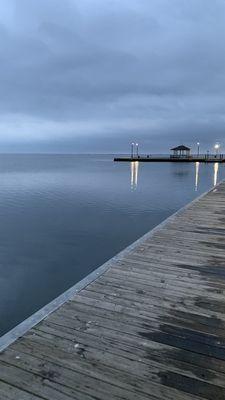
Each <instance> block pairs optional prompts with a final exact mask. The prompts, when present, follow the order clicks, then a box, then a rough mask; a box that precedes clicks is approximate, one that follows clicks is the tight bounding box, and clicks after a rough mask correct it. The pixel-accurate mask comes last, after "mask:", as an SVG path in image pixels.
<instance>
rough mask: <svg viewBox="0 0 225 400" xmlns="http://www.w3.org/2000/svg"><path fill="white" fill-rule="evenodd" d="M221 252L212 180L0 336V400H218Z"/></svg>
mask: <svg viewBox="0 0 225 400" xmlns="http://www.w3.org/2000/svg"><path fill="white" fill-rule="evenodd" d="M224 250H225V183H221V184H219V185H218V186H217V187H215V188H214V189H213V190H211V191H210V192H208V193H207V194H205V195H203V196H202V197H200V198H199V199H197V200H195V201H194V202H192V203H191V204H190V205H189V206H187V207H185V208H184V209H182V210H180V211H179V212H178V213H176V214H175V215H173V216H172V217H170V218H169V219H167V220H166V221H165V222H164V223H162V224H161V225H159V226H158V227H157V228H155V229H154V230H153V231H151V232H149V233H148V234H146V235H145V236H144V237H143V238H141V239H140V240H139V241H137V242H135V243H134V244H133V245H131V246H130V247H129V248H127V249H126V250H125V251H123V252H122V253H120V254H119V255H118V256H116V257H114V258H113V259H112V260H110V261H109V262H107V263H106V264H104V265H103V266H101V267H100V268H99V269H97V271H96V272H95V273H92V274H91V275H90V276H89V277H87V278H86V279H85V280H83V281H82V282H81V283H79V284H78V285H75V286H74V287H73V288H71V289H70V290H69V291H68V292H66V293H65V294H63V295H62V296H60V297H59V298H58V299H56V300H55V301H54V302H52V303H50V305H48V306H46V307H45V308H43V309H42V310H41V311H39V312H38V313H36V314H34V316H32V317H31V318H29V319H28V320H27V321H24V322H23V323H22V324H20V325H19V326H18V327H16V328H15V329H14V330H12V331H11V332H9V333H8V334H6V335H5V336H3V337H2V339H1V340H0V349H1V350H2V351H1V353H0V399H1V400H72V399H76V400H106V399H110V400H111V399H112V400H114V399H115V400H190V399H193V400H201V399H208V400H224V399H225V251H224ZM53 279H54V277H53ZM40 296H41V293H40ZM44 317H45V319H43V318H44ZM42 319H43V320H42ZM41 320H42V321H41ZM39 321H41V322H39ZM15 339H16V340H15Z"/></svg>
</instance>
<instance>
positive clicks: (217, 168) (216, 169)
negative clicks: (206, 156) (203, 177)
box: [213, 163, 219, 186]
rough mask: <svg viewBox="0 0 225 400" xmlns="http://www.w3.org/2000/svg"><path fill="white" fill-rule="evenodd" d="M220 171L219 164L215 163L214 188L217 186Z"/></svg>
mask: <svg viewBox="0 0 225 400" xmlns="http://www.w3.org/2000/svg"><path fill="white" fill-rule="evenodd" d="M218 170H219V163H214V176H213V184H214V186H215V185H216V184H217V180H218Z"/></svg>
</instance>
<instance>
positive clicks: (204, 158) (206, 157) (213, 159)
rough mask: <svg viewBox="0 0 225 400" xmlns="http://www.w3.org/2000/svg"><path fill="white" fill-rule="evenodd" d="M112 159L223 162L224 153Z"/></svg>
mask: <svg viewBox="0 0 225 400" xmlns="http://www.w3.org/2000/svg"><path fill="white" fill-rule="evenodd" d="M114 161H127V162H132V161H140V162H176V163H178V162H179V163H181V162H182V163H188V162H189V163H190V162H191V163H195V162H200V163H224V162H225V155H224V154H218V155H211V154H210V155H208V154H205V155H199V156H198V155H193V156H187V157H186V156H184V157H183V156H177V157H176V156H166V155H165V156H157V155H139V156H133V157H132V156H131V155H125V156H118V157H114Z"/></svg>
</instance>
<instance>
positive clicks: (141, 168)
mask: <svg viewBox="0 0 225 400" xmlns="http://www.w3.org/2000/svg"><path fill="white" fill-rule="evenodd" d="M112 160H113V156H102V155H97V156H77V155H0V334H3V333H5V332H6V331H8V330H9V329H11V328H12V327H14V326H15V325H17V324H18V323H19V322H21V321H22V320H24V319H25V318H26V317H28V316H29V315H31V314H32V313H33V312H35V311H37V310H38V309H40V308H41V307H42V306H43V305H45V304H46V303H48V302H50V301H51V300H52V299H53V298H55V297H56V296H58V295H59V294H60V293H62V292H63V291H65V290H66V289H68V288H69V287H71V286H72V285H73V284H75V283H76V282H78V281H79V280H81V279H82V278H83V277H85V276H86V275H87V274H88V273H90V272H91V271H93V270H94V269H95V268H97V267H98V266H99V265H101V264H102V263H103V262H105V261H106V260H107V259H109V258H110V257H112V256H113V255H115V254H116V253H117V252H118V251H120V250H122V249H123V248H124V247H125V246H127V245H129V244H130V243H132V242H133V241H134V240H135V239H137V238H139V237H140V236H141V235H143V234H144V233H146V232H147V231H149V230H150V229H152V228H153V227H154V226H155V225H157V224H159V223H160V222H161V221H162V220H164V219H165V218H166V217H168V216H169V215H171V214H172V213H174V212H175V211H176V210H178V209H179V208H180V207H182V206H183V205H184V204H186V203H188V202H189V201H191V200H192V199H193V198H194V197H196V196H198V195H200V194H201V193H202V192H204V191H206V190H207V189H209V188H210V187H212V186H213V185H214V184H216V182H217V181H218V180H220V179H222V178H224V177H225V172H224V171H225V169H224V166H223V165H222V164H220V165H218V164H208V165H207V164H198V163H196V164H191V163H187V164H184V163H181V164H178V163H174V164H173V163H142V164H141V163H137V162H135V163H132V164H129V163H114V162H113V161H112Z"/></svg>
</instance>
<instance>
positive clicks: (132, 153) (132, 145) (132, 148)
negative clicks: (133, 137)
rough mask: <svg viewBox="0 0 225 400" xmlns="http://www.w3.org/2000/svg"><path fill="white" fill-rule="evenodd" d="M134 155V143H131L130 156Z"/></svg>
mask: <svg viewBox="0 0 225 400" xmlns="http://www.w3.org/2000/svg"><path fill="white" fill-rule="evenodd" d="M133 157H134V143H131V158H133Z"/></svg>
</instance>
